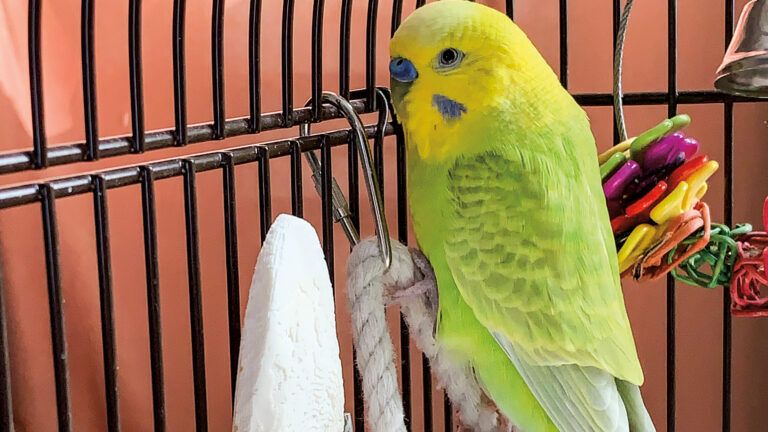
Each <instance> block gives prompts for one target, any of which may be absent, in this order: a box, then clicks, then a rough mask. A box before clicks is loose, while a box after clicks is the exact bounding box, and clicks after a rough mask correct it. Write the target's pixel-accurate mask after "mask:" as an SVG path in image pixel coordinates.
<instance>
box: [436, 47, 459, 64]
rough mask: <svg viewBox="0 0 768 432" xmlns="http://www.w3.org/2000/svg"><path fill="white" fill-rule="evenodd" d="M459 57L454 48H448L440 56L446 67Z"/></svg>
mask: <svg viewBox="0 0 768 432" xmlns="http://www.w3.org/2000/svg"><path fill="white" fill-rule="evenodd" d="M457 57H458V54H457V53H456V50H455V49H453V48H448V49H447V50H444V51H443V53H442V54H441V55H440V61H441V62H442V63H443V64H444V65H449V64H451V63H453V62H454V61H456V58H457Z"/></svg>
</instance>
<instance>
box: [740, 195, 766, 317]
mask: <svg viewBox="0 0 768 432" xmlns="http://www.w3.org/2000/svg"><path fill="white" fill-rule="evenodd" d="M763 229H764V230H766V231H768V199H766V200H765V201H764V202H763ZM766 231H755V232H751V233H747V234H743V235H742V236H740V237H739V241H738V243H737V251H738V258H736V263H735V264H734V267H733V278H732V281H731V313H733V314H734V315H736V316H750V317H757V316H768V308H767V307H766V305H768V297H764V296H763V295H762V290H763V289H765V288H767V287H768V233H766Z"/></svg>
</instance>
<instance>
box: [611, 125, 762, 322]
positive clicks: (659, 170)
mask: <svg viewBox="0 0 768 432" xmlns="http://www.w3.org/2000/svg"><path fill="white" fill-rule="evenodd" d="M690 122H691V119H690V117H688V116H687V115H679V116H676V117H673V118H671V119H668V120H665V121H663V122H661V123H660V124H659V125H657V126H656V127H654V128H652V129H650V130H648V131H646V132H645V133H643V134H642V135H639V136H638V137H636V138H633V139H629V140H627V141H625V142H623V143H621V144H619V145H617V146H615V147H613V148H611V149H610V150H608V151H607V152H605V153H603V154H601V155H600V156H599V162H600V175H601V177H602V180H603V192H604V193H605V198H606V201H607V203H608V211H609V213H610V216H611V228H612V230H613V235H614V239H615V241H616V248H617V250H618V257H619V268H620V270H621V275H622V277H627V276H631V277H633V278H634V279H637V280H641V281H645V280H653V279H658V278H660V277H662V276H664V275H666V274H668V273H670V274H672V275H673V276H674V277H675V278H676V279H678V280H681V281H683V282H686V283H688V284H690V285H695V286H701V287H705V288H714V287H716V286H721V285H722V286H725V287H727V288H728V289H729V290H730V294H731V312H732V313H733V314H734V315H737V316H768V297H763V291H766V290H768V273H767V270H768V233H766V232H765V231H752V227H751V226H750V225H749V224H741V225H736V226H734V227H733V228H729V227H728V226H726V225H722V224H716V223H712V222H711V221H710V217H709V207H708V206H707V204H706V203H705V202H704V201H702V198H703V197H704V194H706V192H707V188H708V186H707V180H709V178H710V177H711V176H712V175H713V174H714V173H715V172H716V171H717V169H718V168H719V165H718V163H717V162H716V161H712V160H709V158H708V157H707V155H706V154H699V147H700V146H699V143H698V141H696V140H695V139H693V138H690V137H686V136H685V135H684V134H683V133H682V132H681V130H683V129H684V128H685V127H686V126H688V125H689V124H690ZM763 225H764V228H765V229H766V230H768V199H766V200H765V202H764V204H763Z"/></svg>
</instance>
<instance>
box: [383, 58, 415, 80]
mask: <svg viewBox="0 0 768 432" xmlns="http://www.w3.org/2000/svg"><path fill="white" fill-rule="evenodd" d="M389 74H390V75H391V76H392V79H393V80H395V81H399V82H401V83H411V82H413V81H414V80H416V78H418V77H419V72H418V71H417V70H416V66H414V65H413V63H411V61H410V60H408V59H407V58H403V57H395V58H393V59H392V60H391V61H390V62H389Z"/></svg>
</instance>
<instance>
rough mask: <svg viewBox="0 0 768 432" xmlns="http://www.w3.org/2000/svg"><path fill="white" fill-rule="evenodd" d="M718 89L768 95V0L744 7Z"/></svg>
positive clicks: (720, 69)
mask: <svg viewBox="0 0 768 432" xmlns="http://www.w3.org/2000/svg"><path fill="white" fill-rule="evenodd" d="M715 88H717V89H718V90H720V91H722V92H724V93H730V94H734V95H740V96H751V97H763V98H768V0H752V1H750V2H749V3H747V4H746V6H744V10H743V11H742V12H741V17H740V18H739V23H738V24H737V25H736V30H735V33H734V35H733V39H731V44H730V45H729V46H728V51H727V52H726V53H725V57H724V58H723V63H722V64H721V65H720V67H719V68H718V69H717V78H716V79H715Z"/></svg>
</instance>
